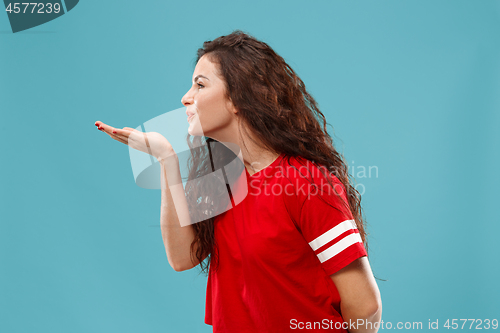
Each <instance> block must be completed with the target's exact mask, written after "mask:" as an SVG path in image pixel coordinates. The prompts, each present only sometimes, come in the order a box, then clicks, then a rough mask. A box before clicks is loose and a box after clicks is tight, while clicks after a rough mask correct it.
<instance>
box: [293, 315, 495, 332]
mask: <svg viewBox="0 0 500 333" xmlns="http://www.w3.org/2000/svg"><path fill="white" fill-rule="evenodd" d="M424 327H425V328H426V329H430V330H438V329H448V330H449V329H452V330H465V329H469V330H470V329H486V330H487V329H493V330H496V329H498V319H496V318H495V319H446V320H444V321H443V320H441V321H439V319H436V320H431V319H428V320H427V323H425V325H424V323H423V322H421V321H413V322H411V321H406V322H402V321H398V322H395V323H393V322H391V321H386V322H384V321H383V320H381V321H379V322H374V323H373V322H370V321H367V320H364V319H358V320H356V321H351V320H349V321H348V322H347V321H344V322H341V321H333V320H331V319H323V320H321V321H299V320H297V319H290V328H291V329H298V330H317V329H324V330H331V329H337V330H339V329H345V330H356V329H386V330H394V329H396V330H421V329H424Z"/></svg>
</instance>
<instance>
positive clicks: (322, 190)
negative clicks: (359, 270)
mask: <svg viewBox="0 0 500 333" xmlns="http://www.w3.org/2000/svg"><path fill="white" fill-rule="evenodd" d="M312 178H314V185H313V184H310V181H312V180H313V179H299V178H296V181H297V185H298V186H296V189H295V190H296V192H295V194H296V195H297V197H296V198H294V199H295V200H294V204H292V205H300V208H298V207H297V206H295V207H294V208H292V209H291V211H292V212H295V214H294V215H295V219H294V220H295V223H296V226H297V228H298V229H299V231H300V232H301V234H302V236H303V237H304V239H305V240H306V242H307V243H308V244H309V246H310V247H311V249H312V250H313V251H314V254H315V255H316V257H317V258H318V259H319V261H320V263H321V265H322V267H323V268H324V270H325V271H326V273H327V274H328V275H331V274H333V273H336V272H337V271H339V270H340V269H342V268H344V267H345V266H347V265H348V264H350V263H351V262H353V261H354V260H356V259H358V258H360V257H363V256H366V255H367V253H366V249H365V247H364V245H363V241H362V239H361V236H360V233H359V230H358V228H357V227H356V223H355V221H354V219H353V216H352V213H351V211H350V210H349V208H348V207H346V206H345V204H344V202H343V200H347V199H346V198H347V196H346V194H345V190H344V186H343V185H342V183H341V182H340V181H339V180H338V179H337V178H336V177H335V176H333V177H332V178H333V179H332V181H333V185H334V188H335V189H337V193H339V194H340V197H339V195H337V194H336V193H335V191H334V189H333V188H332V187H331V186H329V185H328V184H327V183H326V180H325V178H324V177H312ZM342 198H343V200H342ZM289 199H290V198H289ZM289 204H290V203H289Z"/></svg>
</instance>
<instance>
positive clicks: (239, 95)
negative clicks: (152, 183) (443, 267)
mask: <svg viewBox="0 0 500 333" xmlns="http://www.w3.org/2000/svg"><path fill="white" fill-rule="evenodd" d="M203 55H206V56H207V57H208V59H209V60H210V61H211V62H213V63H215V64H216V67H217V69H218V73H217V74H218V75H219V76H220V77H221V78H222V79H223V81H224V82H225V88H226V89H225V94H226V98H227V99H230V100H231V101H232V103H233V105H234V106H235V107H236V109H237V110H238V114H237V115H238V121H240V125H241V122H244V124H245V125H246V126H243V127H241V126H240V129H241V128H242V129H243V130H244V131H246V129H247V127H248V128H249V129H250V130H251V131H252V132H253V134H255V135H256V136H257V137H258V138H260V139H261V140H262V143H263V145H264V147H265V148H266V149H268V150H270V151H271V152H274V153H284V154H285V155H286V156H288V158H290V157H297V156H300V157H302V158H304V159H306V160H309V161H312V162H313V163H315V164H317V165H318V166H321V168H320V170H321V169H324V168H327V169H328V170H331V171H330V172H331V173H333V174H334V175H335V176H336V177H337V178H338V179H339V180H340V181H341V182H342V184H343V186H344V188H345V190H346V195H347V199H348V203H345V204H346V205H347V204H348V206H349V209H350V211H351V213H352V215H353V218H354V220H355V222H356V226H357V228H358V230H359V233H360V236H361V239H362V240H363V243H364V245H365V248H366V249H367V250H368V244H367V239H366V235H367V234H366V232H365V222H364V219H363V217H362V215H363V213H362V208H361V204H360V202H361V195H360V194H359V192H358V191H357V190H356V189H355V188H354V186H353V185H351V181H354V179H351V175H349V172H348V167H347V164H346V162H345V161H344V158H343V156H342V155H341V154H339V153H338V152H337V150H336V149H335V148H334V144H333V141H332V138H331V137H330V135H329V134H328V132H327V129H326V125H327V124H328V123H327V122H326V119H325V116H324V115H323V113H322V112H321V111H320V110H319V108H318V104H317V103H316V101H315V100H314V98H313V97H312V96H311V95H310V94H309V93H308V92H307V91H306V87H305V85H304V82H302V80H301V79H300V78H299V77H298V76H297V74H296V73H295V72H294V70H293V69H292V68H291V67H290V66H289V65H288V64H287V63H286V62H285V60H284V59H283V58H282V57H281V56H279V55H278V54H276V52H274V50H273V49H272V48H271V47H270V46H269V45H267V44H266V43H264V42H261V41H259V40H257V39H256V38H254V37H252V36H251V35H249V34H247V33H244V32H243V31H241V30H235V31H233V32H232V33H231V34H229V35H227V36H221V37H218V38H216V39H214V40H213V41H206V42H204V43H203V47H202V48H200V49H198V52H197V58H196V63H198V61H199V60H200V58H201V57H202V56H203ZM328 125H329V124H328ZM240 134H241V133H240ZM191 139H193V141H191ZM203 140H204V142H203ZM187 141H188V144H189V146H190V147H191V157H190V164H189V176H188V179H190V180H193V179H196V178H197V177H198V178H199V177H200V176H202V175H204V174H207V173H209V172H211V171H215V170H216V169H217V168H216V167H215V165H214V162H213V161H219V163H221V164H220V165H224V162H222V161H224V160H230V159H231V158H234V156H235V155H234V154H231V153H232V152H231V151H230V150H229V149H227V148H226V149H224V145H222V144H219V145H216V143H217V141H215V140H213V139H211V138H207V137H199V136H190V135H189V134H188V137H187ZM200 143H201V144H200ZM203 143H206V144H205V145H203ZM219 147H220V148H219ZM231 155H232V156H231ZM321 172H322V173H323V171H321ZM328 182H329V183H330V181H328ZM188 184H190V185H187V186H186V190H185V191H186V195H187V196H190V197H192V196H196V198H198V197H199V193H200V191H201V189H199V188H196V182H189V183H188ZM330 185H331V183H330ZM226 187H227V189H228V190H229V187H228V186H227V184H226ZM223 190H226V189H225V188H224V189H223ZM222 192H223V191H221V193H222ZM229 193H230V192H229ZM226 196H227V194H226ZM195 201H196V200H195ZM199 205H205V207H204V208H206V209H209V208H210V207H213V203H212V206H210V203H206V202H204V201H203V200H202V201H201V203H200V204H199ZM199 208H200V207H198V209H199ZM204 208H203V209H204ZM214 219H215V218H214V217H212V218H209V219H206V220H203V221H201V222H198V223H194V224H193V228H194V231H195V239H194V241H193V243H192V244H191V258H192V260H193V254H194V256H195V257H196V259H197V262H200V268H201V272H205V273H207V274H208V263H205V262H204V260H203V261H202V259H203V258H205V256H206V257H207V258H210V260H209V262H210V265H213V264H215V267H213V269H217V266H218V253H217V244H216V242H215V239H214ZM196 243H198V248H197V251H196V253H194V252H195V251H194V246H195V244H196ZM193 262H194V261H193Z"/></svg>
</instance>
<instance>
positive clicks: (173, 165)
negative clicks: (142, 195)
mask: <svg viewBox="0 0 500 333" xmlns="http://www.w3.org/2000/svg"><path fill="white" fill-rule="evenodd" d="M160 165H161V182H162V184H161V214H160V225H161V234H162V238H163V244H164V245H165V251H166V252H167V258H168V262H169V263H170V266H172V268H173V269H174V270H175V271H177V272H181V271H185V270H188V269H191V268H193V267H195V266H196V265H198V264H199V262H198V260H197V259H196V258H193V259H194V260H195V262H192V260H191V243H192V242H193V240H194V229H193V226H192V225H191V222H190V217H189V210H188V206H187V201H186V197H185V195H184V188H183V185H182V180H181V174H180V170H179V160H178V158H177V156H176V155H175V156H170V157H168V158H166V159H162V160H160ZM169 182H170V184H175V185H173V186H169ZM174 202H175V203H174ZM176 208H177V210H176ZM178 211H179V213H180V215H178ZM179 217H180V218H181V219H182V221H183V225H184V226H181V223H180V221H179ZM196 250H197V244H195V246H194V251H195V252H194V253H196ZM204 258H206V255H205V256H204Z"/></svg>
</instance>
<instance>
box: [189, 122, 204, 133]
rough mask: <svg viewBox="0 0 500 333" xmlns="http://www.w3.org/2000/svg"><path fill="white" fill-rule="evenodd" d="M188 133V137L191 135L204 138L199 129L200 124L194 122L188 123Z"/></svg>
mask: <svg viewBox="0 0 500 333" xmlns="http://www.w3.org/2000/svg"><path fill="white" fill-rule="evenodd" d="M193 120H194V119H193ZM188 133H189V135H192V136H204V135H205V134H204V133H203V130H202V129H201V126H200V124H199V123H198V122H196V121H193V122H191V123H189V128H188Z"/></svg>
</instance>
